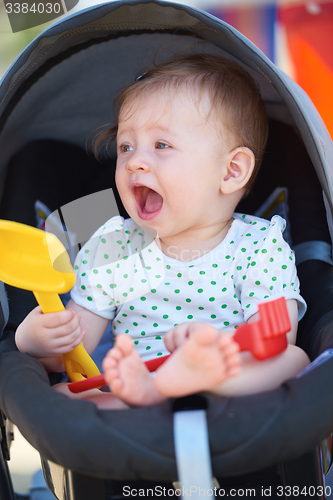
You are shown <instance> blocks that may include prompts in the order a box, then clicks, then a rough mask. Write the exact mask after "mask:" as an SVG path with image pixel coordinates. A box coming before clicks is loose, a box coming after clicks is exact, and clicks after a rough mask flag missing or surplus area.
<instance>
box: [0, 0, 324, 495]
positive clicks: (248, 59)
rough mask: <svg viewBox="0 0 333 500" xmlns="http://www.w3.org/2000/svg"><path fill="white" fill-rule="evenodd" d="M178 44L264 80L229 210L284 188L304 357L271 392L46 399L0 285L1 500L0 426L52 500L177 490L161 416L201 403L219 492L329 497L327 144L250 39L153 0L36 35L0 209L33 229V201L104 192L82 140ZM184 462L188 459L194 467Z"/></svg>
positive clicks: (7, 114)
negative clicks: (35, 459) (247, 171)
mask: <svg viewBox="0 0 333 500" xmlns="http://www.w3.org/2000/svg"><path fill="white" fill-rule="evenodd" d="M184 50H191V51H193V50H200V51H208V52H212V53H217V54H221V55H224V56H225V57H228V58H230V59H232V60H236V61H237V62H238V63H239V64H241V65H242V66H243V67H245V68H246V69H247V70H248V71H249V72H250V73H251V74H252V75H253V76H254V78H255V79H256V80H257V82H258V84H259V85H260V88H261V92H262V95H263V98H264V100H265V103H266V107H267V113H268V116H269V120H270V134H269V143H268V147H267V152H266V154H265V159H264V163H263V166H262V169H261V172H260V174H259V177H258V178H257V181H256V185H255V187H254V189H253V192H252V194H251V195H250V196H248V197H247V198H246V199H244V200H243V201H242V202H241V206H240V207H239V210H238V211H243V212H244V213H246V212H248V213H256V211H257V210H258V209H259V207H262V206H263V205H264V204H265V201H266V200H267V199H268V198H269V196H270V195H271V193H272V192H274V190H275V189H276V188H281V187H283V188H286V190H287V192H288V203H286V202H285V203H284V209H285V210H286V208H288V212H289V213H288V215H287V216H288V220H289V224H290V237H291V243H292V247H293V248H294V250H295V253H296V257H297V264H298V273H299V277H300V281H301V292H302V295H303V296H304V298H305V300H306V301H307V304H308V311H307V314H306V316H305V317H304V319H303V320H302V321H301V323H300V325H299V334H298V344H299V345H300V346H301V347H302V348H303V349H305V350H306V352H307V353H308V355H309V356H310V358H311V359H312V360H316V361H315V364H314V366H312V367H311V368H312V369H311V370H309V371H308V373H306V374H305V375H303V376H302V377H300V378H297V379H292V380H289V381H288V382H286V383H285V384H283V385H282V386H281V387H280V388H278V389H277V390H275V391H271V392H266V393H262V394H258V395H255V396H251V397H239V398H220V397H215V396H205V397H204V396H202V395H196V396H193V397H188V398H181V399H178V400H175V401H167V402H165V403H163V404H160V405H156V406H153V407H149V408H136V409H133V410H131V411H100V410H98V409H97V408H96V407H95V406H94V405H93V404H92V403H88V402H85V401H78V400H75V401H74V400H68V398H66V397H65V396H63V395H61V394H59V393H55V392H54V391H53V390H52V388H51V387H50V383H49V377H48V375H47V374H46V372H45V370H44V368H43V367H42V366H41V365H40V363H39V362H38V361H36V360H35V359H33V358H31V357H30V356H28V355H26V354H23V353H20V352H18V351H17V349H16V347H15V343H14V332H15V329H16V328H17V325H18V324H19V323H20V322H21V321H22V319H23V318H24V317H25V315H26V314H27V313H28V312H29V311H30V310H31V309H32V308H33V307H34V306H35V305H36V304H35V299H34V297H33V295H32V294H31V293H30V292H26V291H23V290H19V289H14V288H11V287H9V286H6V292H7V296H8V303H9V308H8V304H7V300H6V294H5V292H4V290H3V289H2V288H1V294H0V299H1V305H2V309H0V312H1V314H0V324H1V342H0V408H1V410H2V413H1V415H2V426H1V432H2V436H1V446H2V456H1V459H0V464H1V465H0V498H1V499H4V500H7V499H8V500H11V499H14V498H15V496H14V493H13V491H12V487H11V481H10V476H9V474H8V469H7V462H6V461H7V460H8V458H9V438H8V419H9V420H10V421H11V422H14V423H15V424H16V425H17V426H18V428H19V429H20V430H21V432H22V434H23V435H24V436H25V437H26V439H27V440H28V441H29V442H30V443H31V444H32V445H33V446H34V447H35V448H36V449H37V450H38V451H39V452H40V454H41V457H42V465H43V470H44V475H45V477H46V480H47V482H48V485H49V487H50V489H51V490H52V491H53V493H54V495H55V496H56V498H58V499H59V500H60V499H66V500H74V499H75V500H85V499H89V500H92V499H94V500H99V499H106V498H108V499H115V498H125V497H127V496H129V497H132V496H139V495H140V491H142V492H146V494H147V495H149V496H153V497H157V496H173V495H175V496H176V494H177V492H176V490H174V489H173V486H172V483H173V482H174V481H176V480H177V466H176V460H175V445H174V431H173V418H174V417H173V414H174V412H176V413H178V414H180V413H182V410H186V411H184V412H183V413H184V414H188V413H189V412H192V411H193V413H195V412H196V411H200V414H202V412H203V411H205V412H206V415H207V422H208V435H209V446H210V455H211V463H212V472H213V475H214V477H215V478H216V479H217V481H218V483H219V485H220V489H217V490H216V494H217V496H233V497H234V498H241V497H244V496H256V497H258V496H259V497H260V496H261V497H264V496H270V497H271V498H287V497H303V498H304V497H305V498H308V497H317V498H318V497H319V498H326V497H327V498H328V497H329V496H330V493H331V491H330V488H329V486H326V487H325V480H324V476H325V474H326V473H327V472H328V470H329V467H330V465H331V456H330V453H331V446H330V431H331V429H332V428H333V397H332V396H331V387H332V390H333V359H332V351H331V349H333V311H332V303H333V302H332V299H333V287H332V283H333V267H332V259H331V237H330V232H329V226H330V224H331V222H332V210H333V195H332V193H333V165H332V159H331V158H333V148H332V141H331V138H330V136H329V134H328V132H327V130H326V128H325V126H324V125H323V123H322V121H321V119H320V117H319V115H318V113H317V112H316V110H315V109H314V107H313V105H312V104H311V102H310V101H309V99H308V97H307V96H306V95H305V93H304V92H303V91H302V90H301V89H300V88H299V87H298V86H297V85H296V84H294V83H293V82H292V81H291V80H290V79H289V78H288V77H287V76H286V75H285V74H284V73H283V72H282V71H280V70H279V69H278V68H276V67H275V66H274V65H273V64H272V63H271V62H270V61H269V60H268V59H267V58H266V57H265V56H264V55H263V54H262V53H261V52H260V51H259V50H258V49H257V48H256V47H255V46H254V45H253V44H252V43H251V42H249V41H248V40H247V39H246V38H244V37H243V36H242V35H241V34H240V33H238V32H237V31H236V30H235V29H233V28H232V27H230V26H228V25H227V24H225V23H224V22H223V21H220V20H218V19H216V18H214V17H212V16H210V15H208V14H206V13H204V12H201V11H198V10H195V9H192V8H189V7H185V6H181V5H179V4H173V3H170V2H165V1H158V0H120V1H115V2H111V3H108V4H103V5H101V6H98V7H93V8H91V9H87V10H85V11H82V12H80V13H78V14H76V15H73V16H70V17H68V18H67V19H65V20H64V21H62V22H59V23H57V24H55V25H54V26H53V27H51V28H49V29H48V30H46V31H45V32H44V33H43V34H41V35H40V36H39V37H38V38H37V39H36V40H34V41H33V42H32V43H31V44H30V45H29V46H28V47H27V48H26V49H25V50H24V51H23V52H22V54H21V55H20V56H19V57H18V58H17V60H16V61H15V62H14V64H13V65H12V66H11V68H10V69H9V70H8V72H7V74H6V75H5V76H4V78H3V80H2V83H1V87H0V145H1V158H0V178H1V187H2V189H1V191H2V199H1V206H0V218H2V219H8V220H14V221H17V222H22V223H25V224H28V225H31V226H35V225H36V214H35V203H36V201H37V200H39V201H40V202H42V203H43V204H44V205H45V206H47V207H48V208H49V209H50V211H51V212H53V211H56V210H57V209H59V208H60V207H62V206H64V205H66V204H68V203H70V202H72V201H73V200H76V199H79V198H81V197H84V196H87V195H89V194H91V193H94V192H98V191H101V190H103V189H106V188H111V187H112V188H113V189H115V188H114V179H113V177H114V165H115V157H114V155H113V156H112V154H111V156H110V157H106V158H105V159H104V160H103V161H102V162H101V163H99V162H97V161H96V160H95V159H94V158H93V157H92V155H91V154H87V153H86V140H87V138H88V137H89V136H90V134H91V132H92V131H93V130H95V129H96V128H97V127H99V126H100V125H102V124H105V123H108V122H110V121H111V120H112V102H113V99H114V97H115V95H116V94H117V93H118V91H119V90H120V89H121V88H122V87H123V86H125V85H126V84H128V83H129V82H131V81H132V80H133V78H134V76H135V75H136V74H137V72H138V71H139V70H140V69H141V68H143V67H144V66H146V65H147V64H149V63H150V62H151V61H152V60H153V59H154V57H161V58H162V57H167V56H170V55H171V54H172V53H174V52H179V51H184ZM319 84H320V83H319ZM88 150H89V143H88ZM87 179H88V181H87ZM286 190H285V191H284V192H286ZM116 199H117V203H118V209H119V213H120V214H121V215H125V213H124V209H123V208H122V206H121V204H120V201H119V199H118V198H117V195H116ZM274 205H275V204H274V203H273V210H274ZM271 208H272V207H271ZM304 214H306V217H304ZM319 356H320V357H319ZM318 357H319V358H318ZM50 378H52V375H51V376H50ZM194 410H195V411H194ZM187 427H190V425H189V424H185V428H187ZM137 429H140V432H138V431H137ZM177 432H178V434H179V430H178V431H177ZM180 434H182V431H180ZM194 434H195V432H194ZM325 438H326V439H325ZM324 439H325V441H323V440H324ZM176 446H177V445H176ZM181 461H182V459H181ZM194 461H195V459H194V456H192V457H191V456H190V457H188V456H187V464H188V467H189V468H190V469H191V468H192V465H193V467H194ZM185 462H186V459H185ZM192 462H193V463H192ZM216 484H217V483H216ZM164 487H165V490H160V489H157V488H164ZM149 492H150V493H149ZM151 492H153V494H152V493H151ZM163 492H164V493H163ZM141 496H142V495H141ZM184 496H186V494H184Z"/></svg>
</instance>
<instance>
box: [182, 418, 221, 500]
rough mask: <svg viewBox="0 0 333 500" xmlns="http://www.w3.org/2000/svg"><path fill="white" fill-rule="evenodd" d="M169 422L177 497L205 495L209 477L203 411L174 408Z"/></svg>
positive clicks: (196, 497) (210, 471) (209, 470)
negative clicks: (170, 423)
mask: <svg viewBox="0 0 333 500" xmlns="http://www.w3.org/2000/svg"><path fill="white" fill-rule="evenodd" d="M173 425H174V444H175V455H176V462H177V471H178V479H179V482H180V491H181V496H182V497H187V496H189V495H190V496H191V498H194V499H199V498H201V497H202V496H206V495H209V493H208V491H209V490H210V491H212V488H213V480H212V468H211V459H210V451H209V442H208V428H207V419H206V411H205V410H186V411H176V412H175V413H174V417H173Z"/></svg>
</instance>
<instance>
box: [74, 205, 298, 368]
mask: <svg viewBox="0 0 333 500" xmlns="http://www.w3.org/2000/svg"><path fill="white" fill-rule="evenodd" d="M234 218H235V220H234V222H233V224H232V226H231V228H230V230H229V232H228V234H227V236H226V237H225V239H224V240H223V241H222V242H221V243H220V244H219V245H218V246H217V247H216V248H214V249H213V250H212V251H211V252H209V253H207V254H205V255H203V256H202V257H199V258H198V259H196V260H194V261H190V262H189V261H181V260H175V259H172V258H171V257H168V256H166V255H164V254H163V253H162V252H161V250H160V249H159V247H158V246H157V245H156V243H155V241H154V239H153V238H152V237H149V236H148V235H147V234H146V233H144V231H143V230H142V228H140V227H138V226H137V225H136V224H135V223H134V222H133V221H132V220H131V219H127V220H124V219H123V218H121V217H119V216H118V217H115V218H113V219H111V220H110V221H108V222H107V223H106V224H105V225H104V226H103V227H102V228H100V230H99V231H98V232H97V233H95V235H94V236H93V237H92V238H91V240H89V241H88V242H87V244H86V245H85V246H84V247H83V249H82V250H81V252H80V254H79V256H78V257H77V259H76V262H75V268H76V270H77V276H78V281H77V283H76V285H75V287H74V289H73V292H72V297H73V299H74V300H75V302H77V303H79V304H80V305H83V307H86V308H87V309H89V310H91V311H93V312H95V313H96V314H99V315H100V316H103V317H105V318H108V319H111V320H112V328H113V333H114V334H118V333H123V332H128V333H129V335H131V337H132V338H133V340H134V341H135V345H136V348H137V350H138V352H139V353H140V355H141V356H142V358H143V359H144V360H146V359H151V358H153V357H156V356H161V355H163V354H166V353H167V351H166V348H165V347H164V343H163V335H164V333H165V332H166V331H168V330H169V329H170V328H172V327H174V326H175V325H177V324H180V323H183V322H185V321H203V322H208V323H211V324H213V325H215V326H216V327H217V328H219V329H234V328H236V327H237V326H238V325H239V324H241V323H243V322H244V321H247V319H248V318H249V317H250V316H252V315H253V314H254V313H255V312H256V311H257V305H258V303H259V302H261V301H263V300H266V299H272V298H277V297H279V296H281V295H285V296H286V297H287V298H296V299H298V300H299V308H300V315H301V314H302V313H303V311H304V310H305V305H304V301H303V299H302V298H301V297H300V295H299V282H298V278H297V275H296V271H295V260H294V255H293V252H292V251H291V249H290V247H289V246H288V245H287V244H286V243H285V242H284V240H283V238H282V231H283V224H284V221H283V219H281V218H280V217H278V216H275V217H273V219H272V221H271V222H270V223H269V222H268V221H265V220H263V219H259V218H256V217H252V216H245V215H238V214H235V216H234Z"/></svg>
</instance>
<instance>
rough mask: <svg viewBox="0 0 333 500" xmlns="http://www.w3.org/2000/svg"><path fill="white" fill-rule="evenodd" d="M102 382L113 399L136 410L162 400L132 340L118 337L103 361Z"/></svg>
mask: <svg viewBox="0 0 333 500" xmlns="http://www.w3.org/2000/svg"><path fill="white" fill-rule="evenodd" d="M102 366H103V371H104V373H105V380H106V382H107V383H108V384H109V385H110V388H111V391H112V393H113V394H114V395H116V396H118V397H119V398H121V399H122V400H123V401H125V402H126V403H129V404H131V405H137V406H145V405H152V404H156V403H160V402H161V401H163V400H164V399H165V397H164V396H162V395H161V394H159V393H158V392H157V391H156V389H155V387H154V384H153V377H152V376H151V374H150V372H149V371H148V369H147V367H146V365H145V364H144V363H143V362H142V359H141V358H140V356H139V354H138V353H137V352H136V350H135V348H134V344H133V341H132V339H131V338H130V337H129V336H128V335H125V334H121V335H118V336H117V338H116V344H115V347H113V348H112V349H111V350H110V351H109V352H108V353H107V355H106V356H105V358H104V360H103V365H102Z"/></svg>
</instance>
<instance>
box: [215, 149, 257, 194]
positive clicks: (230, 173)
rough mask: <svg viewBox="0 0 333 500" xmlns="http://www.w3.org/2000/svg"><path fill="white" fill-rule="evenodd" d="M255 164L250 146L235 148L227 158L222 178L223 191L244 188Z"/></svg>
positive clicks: (226, 192) (225, 192)
mask: <svg viewBox="0 0 333 500" xmlns="http://www.w3.org/2000/svg"><path fill="white" fill-rule="evenodd" d="M254 164H255V158H254V154H253V152H252V151H251V149H249V148H245V147H244V148H243V147H242V148H236V149H233V150H232V151H231V152H230V153H229V154H228V156H227V157H226V158H225V162H224V166H223V174H222V179H221V192H222V193H223V194H231V193H234V192H236V191H239V190H240V189H243V188H244V187H245V186H246V184H247V183H248V181H249V180H250V178H251V175H252V172H253V169H254Z"/></svg>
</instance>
